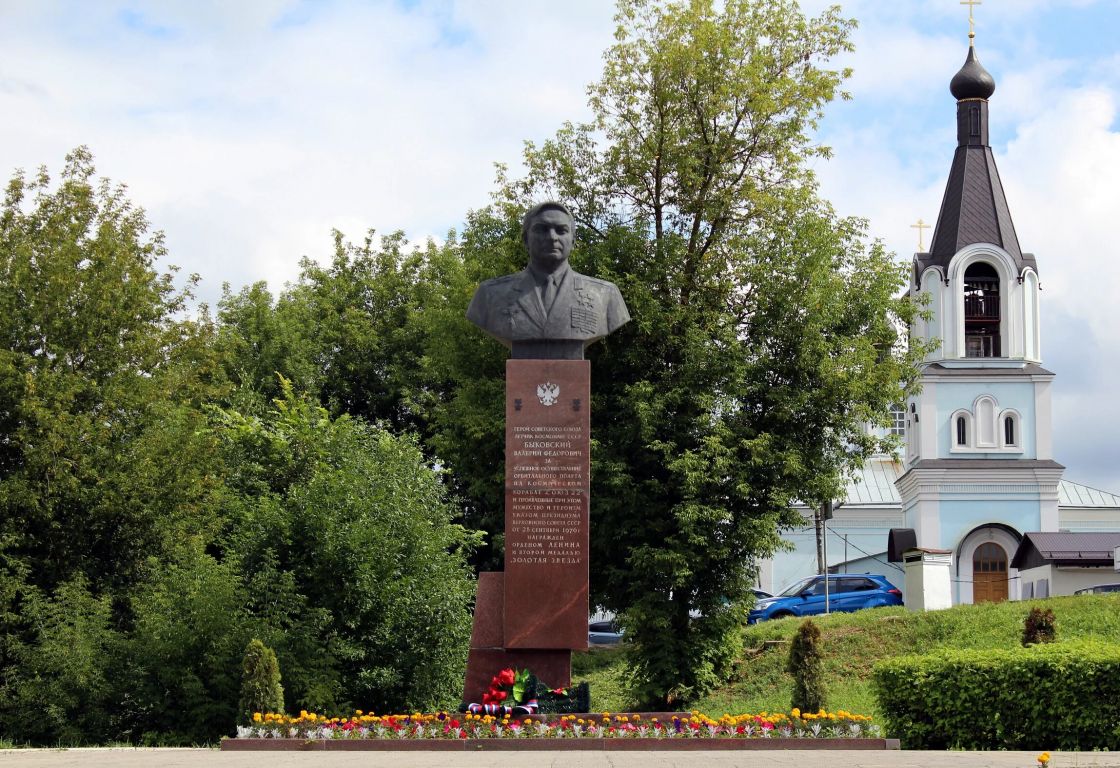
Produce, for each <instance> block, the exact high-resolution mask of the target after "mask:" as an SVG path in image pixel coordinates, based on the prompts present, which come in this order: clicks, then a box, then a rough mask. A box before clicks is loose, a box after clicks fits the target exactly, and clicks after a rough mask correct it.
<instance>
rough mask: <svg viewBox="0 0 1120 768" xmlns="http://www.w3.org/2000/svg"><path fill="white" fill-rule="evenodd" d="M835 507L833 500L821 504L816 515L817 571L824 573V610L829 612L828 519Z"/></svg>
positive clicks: (830, 517)
mask: <svg viewBox="0 0 1120 768" xmlns="http://www.w3.org/2000/svg"><path fill="white" fill-rule="evenodd" d="M834 509H835V507H834V506H833V503H832V502H831V501H826V502H825V503H823V504H821V506H820V509H818V510H817V511H816V514H815V515H814V517H815V518H816V524H817V526H816V527H817V572H818V573H821V574H824V612H825V613H826V614H827V613H828V612H829V600H828V521H829V520H831V519H832V513H833V510H834Z"/></svg>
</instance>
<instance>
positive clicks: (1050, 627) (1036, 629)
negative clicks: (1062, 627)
mask: <svg viewBox="0 0 1120 768" xmlns="http://www.w3.org/2000/svg"><path fill="white" fill-rule="evenodd" d="M1057 639H1058V620H1057V619H1055V618H1054V611H1052V610H1051V609H1049V608H1037V607H1035V608H1031V612H1030V613H1028V614H1027V618H1026V619H1025V620H1024V621H1023V645H1024V647H1025V646H1028V645H1038V644H1039V643H1052V642H1054V641H1055V640H1057Z"/></svg>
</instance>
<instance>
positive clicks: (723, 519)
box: [441, 0, 921, 706]
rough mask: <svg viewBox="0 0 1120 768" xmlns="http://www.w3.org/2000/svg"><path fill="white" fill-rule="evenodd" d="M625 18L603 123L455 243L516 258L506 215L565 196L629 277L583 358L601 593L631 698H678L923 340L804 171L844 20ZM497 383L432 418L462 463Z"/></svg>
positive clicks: (833, 85) (668, 6)
mask: <svg viewBox="0 0 1120 768" xmlns="http://www.w3.org/2000/svg"><path fill="white" fill-rule="evenodd" d="M617 21H618V32H617V35H616V37H617V42H616V44H615V45H614V46H613V47H611V48H610V49H609V50H608V51H607V53H606V54H605V66H604V72H603V77H602V79H601V80H600V81H599V82H597V83H595V84H594V85H592V86H591V87H590V89H589V93H590V104H591V107H592V109H593V111H594V113H595V120H594V121H593V122H591V123H589V124H585V125H573V124H567V125H565V126H563V127H562V128H561V129H560V130H559V132H558V133H557V134H556V136H555V137H554V138H553V139H550V140H548V141H546V142H544V143H543V144H541V145H540V146H537V145H534V144H531V143H530V144H528V145H527V147H526V151H525V158H524V159H525V166H526V168H527V172H526V174H525V175H524V177H522V178H519V179H511V178H508V177H506V176H505V175H504V174H502V175H501V177H500V189H499V192H498V196H497V203H496V205H495V207H494V209H493V210H492V211H491V212H490V213H489V214H485V215H483V214H480V215H476V216H475V217H474V219H473V220H472V222H471V226H469V227H468V230H467V232H466V233H465V234H464V238H463V243H462V255H463V258H464V259H465V260H466V262H467V264H468V268H467V272H468V273H469V272H471V271H472V269H471V267H470V265H471V264H472V263H473V264H474V265H475V269H477V265H479V264H486V265H492V263H493V262H494V261H495V260H498V261H503V260H504V258H503V257H497V258H496V257H495V256H493V255H491V256H486V257H483V256H482V255H481V254H482V252H484V251H490V252H491V253H497V254H512V253H516V219H517V216H518V214H519V213H520V212H521V211H523V210H524V209H525V208H526V207H527V206H528V205H529V204H530V203H531V202H533V201H539V200H541V199H546V198H549V197H555V198H559V199H562V200H566V201H570V202H571V203H572V205H573V208H574V212H575V215H576V218H577V223H578V225H579V227H578V233H577V236H578V243H577V246H576V249H575V251H574V253H573V256H572V260H573V264H574V266H576V268H578V269H580V270H581V271H585V272H588V273H590V274H593V275H597V276H599V277H602V278H606V279H609V280H612V281H614V282H616V283H618V284H619V285H620V287H621V289H622V293H623V296H624V297H625V299H626V301H627V303H628V305H629V307H630V311H631V314H632V315H633V317H634V320H633V322H632V323H630V324H629V325H628V326H626V327H624V328H623V329H622V330H621V331H619V332H618V333H616V334H614V335H612V336H611V337H610V338H609V339H607V340H606V341H604V342H601V343H599V344H597V345H595V346H594V347H592V348H591V350H590V352H589V356H590V357H591V358H592V371H593V374H592V377H593V383H592V424H593V426H592V432H593V439H594V442H593V446H592V450H593V455H592V459H593V484H592V537H591V538H592V564H591V574H592V592H593V597H594V599H595V600H596V601H597V602H598V603H599V604H601V605H603V606H606V607H608V608H611V609H613V610H615V611H618V612H620V613H621V614H622V615H623V620H624V623H625V624H626V627H627V632H628V636H629V638H630V640H632V641H633V643H634V645H635V648H634V653H633V654H632V656H631V658H632V659H633V666H634V670H633V671H634V676H633V680H634V687H635V694H636V696H637V698H638V700H639V702H640V703H642V704H649V705H676V706H679V705H681V704H682V703H685V702H687V701H689V700H690V699H692V698H694V697H696V696H698V695H700V694H702V693H703V692H705V691H706V690H708V689H710V688H711V687H712V686H713V685H715V684H716V683H717V682H718V681H719V680H720V678H721V677H723V676H724V675H725V674H726V673H727V672H728V670H729V665H730V662H731V661H732V660H733V658H734V655H735V654H736V652H737V638H738V635H737V628H738V627H739V626H741V623H742V620H743V614H744V610H745V608H746V606H747V605H748V603H749V599H750V598H749V587H750V586H751V585H752V583H753V580H754V578H755V576H756V572H757V562H758V560H759V559H760V558H763V557H766V556H768V555H770V554H772V553H773V552H774V551H775V550H776V549H777V548H779V547H780V535H779V533H780V529H781V528H782V527H783V526H790V525H794V524H798V523H799V522H800V520H799V518H798V516H797V515H795V514H794V513H793V512H791V505H792V504H793V503H794V502H795V501H798V500H800V501H804V502H808V503H817V502H821V501H823V500H826V499H832V498H836V497H837V495H838V494H839V493H840V491H841V488H842V481H843V477H844V475H845V474H846V473H847V472H849V471H850V470H851V469H853V468H854V467H856V466H857V465H859V463H860V462H861V461H862V460H863V459H864V458H865V457H866V456H867V455H869V453H870V452H871V451H872V450H875V449H878V448H882V447H883V446H882V445H881V444H879V441H877V440H876V439H874V438H873V437H871V436H870V435H869V433H868V431H867V430H866V426H867V424H869V423H877V422H878V423H881V422H882V421H883V419H884V417H885V415H886V413H887V412H888V410H889V406H890V404H891V403H893V402H897V401H898V399H899V398H900V397H901V396H902V395H903V393H904V392H905V391H906V389H907V388H908V387H910V386H912V381H913V375H914V365H913V363H914V361H915V360H916V359H917V358H916V356H917V355H919V354H920V353H921V352H920V350H918V349H910V350H904V349H901V348H900V347H899V346H898V345H897V344H896V340H897V329H898V328H900V327H904V326H905V324H906V323H907V322H908V320H909V317H910V314H911V313H912V311H913V308H912V307H911V306H910V305H909V304H907V303H906V302H905V301H902V300H900V299H898V298H896V297H897V295H898V293H899V291H900V288H901V286H902V285H903V279H904V272H903V269H902V268H900V267H899V266H898V265H896V264H894V263H893V262H892V260H891V258H890V257H889V256H888V255H887V254H885V253H884V252H883V251H882V249H881V247H880V246H879V245H878V244H875V243H868V242H867V239H866V236H865V232H864V225H863V223H862V222H860V221H857V220H851V219H843V218H840V217H838V216H836V214H835V213H834V212H833V210H832V209H831V207H830V206H829V205H828V204H827V203H826V202H825V201H823V200H821V199H820V198H819V196H818V195H817V192H816V188H815V184H814V181H813V178H812V174H811V173H810V171H809V170H808V161H809V160H811V159H812V158H815V157H821V156H826V155H827V149H826V148H824V147H822V146H820V145H819V144H817V143H815V141H814V139H813V137H812V130H813V129H814V128H815V126H816V124H817V120H818V119H819V118H820V116H821V113H822V109H823V107H824V105H825V104H826V103H827V102H829V101H830V100H832V99H834V98H836V97H838V96H841V95H843V94H842V92H841V91H840V86H841V83H842V80H843V78H844V76H845V75H846V73H845V72H843V71H839V70H836V69H832V68H829V66H828V61H829V60H830V59H831V58H833V57H835V56H836V55H837V54H839V53H841V52H843V51H846V50H848V49H849V48H850V42H849V35H850V32H851V29H852V26H853V22H851V21H848V20H845V19H843V18H842V17H841V16H840V15H839V12H838V10H836V9H832V10H828V11H826V12H824V13H823V14H821V15H820V16H819V17H816V18H812V19H810V18H806V17H804V16H803V15H802V14H801V13H800V11H799V9H798V7H797V5H796V3H794V2H792V1H791V0H750V1H749V2H748V1H747V0H728V1H727V2H724V3H718V4H717V3H714V2H710V1H708V0H694V1H693V2H688V3H674V2H666V3H657V2H652V1H646V0H622V2H620V3H619V10H618V15H617ZM503 266H505V265H504V264H503ZM500 273H501V272H500V271H494V272H489V273H488V274H487V275H486V276H492V275H494V274H500ZM455 301H456V296H455V295H449V296H448V304H449V305H452V304H454V303H455ZM461 308H462V305H461V304H459V305H458V306H456V308H455V311H456V312H458V311H461ZM452 328H453V329H457V328H458V326H452ZM455 332H456V333H459V331H458V330H455ZM478 343H480V344H481V343H483V341H481V340H480V341H479V342H478ZM489 358H490V356H489V355H488V354H487V355H483V356H481V359H483V360H484V361H486V365H485V367H484V369H483V370H485V371H487V372H489V371H491V370H492V368H491V366H490V364H489ZM448 359H449V360H451V361H452V363H453V364H454V363H455V358H454V357H451V358H448ZM462 365H463V364H462V362H460V363H459V364H458V367H459V368H460V369H461V368H462ZM486 386H487V385H480V384H475V385H468V386H463V387H461V388H459V389H457V390H456V392H457V395H458V396H457V397H456V398H453V399H452V400H451V402H450V403H449V404H448V405H447V406H446V407H445V409H444V410H445V411H446V412H447V413H449V414H453V416H454V418H452V419H450V420H451V421H454V422H456V423H457V424H459V425H460V426H459V427H458V432H456V431H455V430H451V429H445V430H443V431H442V432H441V436H442V439H444V440H445V441H447V442H448V443H449V445H447V446H445V447H444V448H443V449H442V451H441V454H442V455H445V456H447V457H448V458H449V461H450V465H451V467H452V469H453V470H455V471H456V472H462V471H463V470H464V469H465V470H468V471H477V470H476V469H475V466H474V465H473V464H472V463H471V459H470V456H469V443H470V441H471V440H476V441H479V442H481V443H482V444H486V445H488V444H489V443H490V442H491V435H493V434H497V431H496V428H497V424H498V423H499V422H498V421H497V420H494V422H493V423H494V424H495V426H494V427H491V428H485V427H483V424H484V423H485V422H484V420H485V418H487V417H492V416H493V415H494V414H496V413H497V412H498V411H497V406H496V402H497V398H498V397H499V396H500V389H499V388H498V387H490V388H486ZM468 424H469V425H472V426H473V427H474V429H473V434H472V432H471V431H470V430H468V429H466V428H465V427H464V426H462V425H468ZM480 433H481V434H480ZM464 458H465V459H466V461H465V462H464V461H463V459H464ZM481 469H483V470H484V471H490V475H491V477H494V476H495V475H497V474H498V472H499V471H500V470H499V469H498V468H487V467H482V468H481Z"/></svg>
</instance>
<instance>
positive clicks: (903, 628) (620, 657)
mask: <svg viewBox="0 0 1120 768" xmlns="http://www.w3.org/2000/svg"><path fill="white" fill-rule="evenodd" d="M1035 606H1039V607H1044V608H1045V607H1048V608H1051V609H1052V610H1053V611H1054V614H1055V616H1056V617H1057V620H1058V642H1062V641H1063V640H1073V639H1076V638H1096V639H1103V640H1107V641H1110V642H1114V643H1120V595H1116V594H1112V595H1079V596H1076V597H1055V598H1050V599H1047V600H1030V601H1022V602H1009V603H998V604H991V603H987V604H982V605H961V606H957V607H955V608H950V609H948V610H943V611H930V612H927V613H913V612H910V611H908V610H907V609H905V608H875V609H871V610H865V611H859V612H857V613H839V614H832V615H831V616H815V617H813V621H814V622H815V623H816V624H817V625H818V626H819V627H820V629H821V634H822V637H823V640H824V651H825V671H826V674H827V675H828V691H829V699H828V701H829V707H830V708H832V709H846V710H849V711H851V712H859V713H861V714H867V715H871V716H873V717H876V719H878V716H879V711H878V707H877V705H876V702H875V696H874V694H873V693H872V692H871V686H870V679H871V668H872V667H873V666H874V665H875V662H877V661H879V660H881V659H886V658H891V657H894V656H900V655H905V654H912V653H925V652H929V651H934V650H938V649H942V648H1009V647H1017V646H1018V645H1019V643H1020V638H1021V637H1022V633H1023V619H1024V618H1025V617H1026V615H1027V612H1028V611H1029V610H1030V609H1031V608H1032V607H1035ZM800 621H801V619H794V618H790V619H778V620H775V621H767V622H763V623H761V624H758V625H755V626H753V627H747V628H746V630H745V638H744V648H743V655H742V657H741V658H740V660H739V663H738V664H737V666H736V670H735V674H734V675H733V678H732V679H731V680H729V681H728V682H727V684H726V685H724V686H723V687H722V688H720V689H719V690H716V691H714V692H713V693H712V694H711V695H710V696H707V697H705V698H704V699H701V700H700V701H698V702H696V703H695V704H694V705H693V707H692V708H693V709H699V710H701V711H703V712H705V713H707V714H709V715H713V716H717V717H718V716H719V715H721V714H723V713H724V712H727V713H743V712H760V711H764V710H765V711H770V712H773V711H782V710H785V709H787V708H788V707H789V697H790V689H791V685H792V683H791V680H790V677H789V675H788V674H787V673H786V670H785V665H786V657H787V656H788V653H789V640H790V638H791V637H792V636H793V633H794V631H795V630H796V629H797V626H798V624H799V623H800ZM626 652H627V650H626V648H625V647H623V648H619V649H595V650H591V651H589V652H587V653H583V654H576V655H575V657H574V658H573V660H572V676H573V678H574V679H576V680H588V681H590V683H591V704H592V709H593V710H595V711H604V710H605V711H611V712H624V711H627V710H633V709H634V704H633V702H631V701H630V700H629V699H628V698H627V696H626V690H625V689H626V686H625V682H626V669H625V667H626V658H625V654H626Z"/></svg>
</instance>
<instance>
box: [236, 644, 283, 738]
mask: <svg viewBox="0 0 1120 768" xmlns="http://www.w3.org/2000/svg"><path fill="white" fill-rule="evenodd" d="M241 669H242V678H241V702H240V704H239V707H238V709H240V711H241V717H242V718H243V719H244V720H245V721H246V722H248V721H250V720H251V719H252V717H253V713H254V712H283V711H284V689H283V687H282V686H281V685H280V664H279V662H277V661H276V653H275V652H274V651H273V650H272V649H271V648H269V647H268V646H267V645H265V644H264V643H262V642H261V641H260V640H258V639H256V638H253V639H252V640H250V641H249V645H248V647H246V648H245V660H244V662H243V663H242V665H241Z"/></svg>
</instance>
